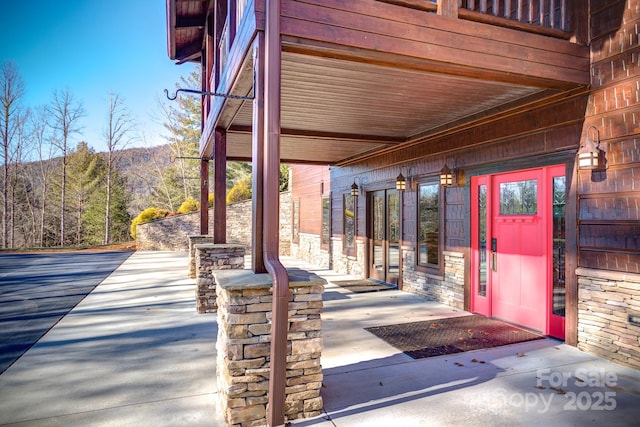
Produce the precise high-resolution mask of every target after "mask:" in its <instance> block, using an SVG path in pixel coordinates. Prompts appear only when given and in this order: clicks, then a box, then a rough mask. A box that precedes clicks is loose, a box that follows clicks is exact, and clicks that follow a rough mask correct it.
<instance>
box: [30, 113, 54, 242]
mask: <svg viewBox="0 0 640 427" xmlns="http://www.w3.org/2000/svg"><path fill="white" fill-rule="evenodd" d="M30 120H31V124H30V129H31V140H32V141H33V143H34V145H35V150H36V152H37V154H38V172H39V173H40V180H41V184H40V185H39V187H40V191H41V193H40V218H39V226H38V231H37V238H36V239H35V240H36V242H37V244H38V245H39V246H41V247H42V246H44V232H45V218H46V212H47V200H48V197H49V180H50V179H51V176H52V173H53V167H54V163H53V162H52V161H51V159H52V158H53V145H52V144H50V143H49V141H48V135H47V131H48V125H47V111H46V108H45V107H42V106H41V107H38V108H36V109H34V110H33V111H32V113H31V116H30Z"/></svg>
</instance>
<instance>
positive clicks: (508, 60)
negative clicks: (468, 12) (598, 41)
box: [167, 0, 589, 165]
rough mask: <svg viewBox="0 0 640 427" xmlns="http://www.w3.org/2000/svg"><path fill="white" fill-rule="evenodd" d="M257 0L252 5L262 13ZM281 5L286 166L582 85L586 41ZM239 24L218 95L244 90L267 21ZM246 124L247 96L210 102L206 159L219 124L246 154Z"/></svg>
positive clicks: (373, 7) (353, 7)
mask: <svg viewBox="0 0 640 427" xmlns="http://www.w3.org/2000/svg"><path fill="white" fill-rule="evenodd" d="M167 1H168V2H176V5H178V4H180V3H181V2H182V1H184V0H167ZM264 1H265V0H252V1H250V2H249V3H248V6H247V9H248V10H249V9H251V10H252V11H253V12H255V13H256V16H258V12H259V11H261V10H264ZM251 5H253V9H252V8H251V7H250V6H251ZM281 6H282V10H281V34H282V50H283V54H282V91H281V105H282V112H281V125H282V132H281V147H280V156H281V159H282V161H283V162H288V163H317V164H337V165H344V164H348V163H351V162H354V161H357V160H358V159H360V158H364V157H366V156H368V155H372V154H374V153H376V152H380V151H382V150H385V151H386V150H390V149H393V148H394V147H401V146H402V145H403V144H414V143H416V142H423V141H424V142H425V143H428V141H429V139H431V138H434V137H435V136H436V135H439V134H442V133H444V132H455V131H456V130H457V129H463V128H464V127H468V126H471V125H473V124H474V123H477V122H479V121H486V120H490V119H491V118H492V117H494V118H495V117H497V116H499V115H505V114H511V113H514V112H515V111H519V110H520V111H521V110H526V109H528V108H530V107H531V106H532V105H540V104H541V103H544V102H548V101H549V100H551V99H554V98H556V97H562V96H565V95H566V94H570V93H572V92H573V91H575V90H577V89H578V90H579V89H581V88H585V87H587V86H588V85H589V72H588V67H589V50H588V48H587V47H586V46H584V45H579V44H576V43H572V42H570V41H568V40H565V39H558V38H552V37H548V36H544V35H540V34H535V33H529V32H526V31H519V30H514V29H510V28H503V27H500V26H496V25H489V24H486V23H481V22H473V21H468V20H464V19H455V18H449V17H445V16H440V15H437V14H435V13H431V12H428V11H421V10H416V9H411V8H407V7H402V6H398V5H397V4H391V3H389V2H383V1H377V0H358V1H348V2H345V1H343V0H281ZM176 22H177V20H176ZM243 22H245V23H251V25H253V27H246V28H244V29H243V28H242V27H241V28H239V29H238V35H242V37H241V40H242V41H243V43H246V44H245V45H244V46H235V42H234V46H233V47H232V49H231V52H230V55H229V59H228V64H233V66H234V67H235V68H234V71H229V70H227V72H225V74H224V75H223V80H222V81H221V84H220V85H219V87H218V90H217V91H218V92H224V93H232V94H247V93H248V92H250V91H251V82H252V65H251V64H252V60H251V52H250V51H251V49H249V48H248V47H249V46H250V45H251V44H252V43H253V42H254V37H253V34H254V33H255V32H256V31H261V30H262V29H263V28H261V27H260V25H261V24H260V23H261V21H260V19H254V20H250V19H249V20H243ZM176 31H177V30H176ZM237 37H238V36H237ZM236 40H237V39H236ZM176 43H177V41H176ZM187 46H189V44H188V43H187V42H184V45H181V46H180V49H183V50H186V49H187ZM176 49H177V48H176ZM235 56H237V57H235ZM251 125H252V102H250V101H242V102H240V101H237V100H222V99H216V100H215V102H212V108H211V112H210V115H209V117H208V119H207V123H206V125H205V129H204V133H203V138H202V143H201V150H200V151H201V154H203V155H205V156H207V155H210V153H211V152H212V135H213V130H214V129H215V128H216V127H221V128H224V129H226V130H227V139H226V141H227V157H228V158H229V159H231V160H250V159H251Z"/></svg>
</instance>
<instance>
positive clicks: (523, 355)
mask: <svg viewBox="0 0 640 427" xmlns="http://www.w3.org/2000/svg"><path fill="white" fill-rule="evenodd" d="M516 356H518V357H525V356H526V354H524V353H518V354H517V355H516Z"/></svg>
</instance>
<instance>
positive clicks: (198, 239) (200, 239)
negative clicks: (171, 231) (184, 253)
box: [188, 234, 213, 279]
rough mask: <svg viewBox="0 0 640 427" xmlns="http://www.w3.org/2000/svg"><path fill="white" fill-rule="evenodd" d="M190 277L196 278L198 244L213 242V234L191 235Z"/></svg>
mask: <svg viewBox="0 0 640 427" xmlns="http://www.w3.org/2000/svg"><path fill="white" fill-rule="evenodd" d="M188 237H189V278H190V279H195V278H196V245H202V244H206V243H213V236H211V235H209V234H205V235H203V234H193V235H189V236H188Z"/></svg>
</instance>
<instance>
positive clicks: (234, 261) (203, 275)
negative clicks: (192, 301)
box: [195, 244, 245, 313]
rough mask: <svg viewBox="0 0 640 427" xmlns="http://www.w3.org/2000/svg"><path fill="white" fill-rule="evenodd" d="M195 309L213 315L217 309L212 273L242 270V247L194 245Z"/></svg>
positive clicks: (243, 249)
mask: <svg viewBox="0 0 640 427" xmlns="http://www.w3.org/2000/svg"><path fill="white" fill-rule="evenodd" d="M195 252H196V253H195V265H196V308H197V310H198V313H215V312H216V311H217V309H218V303H217V295H216V281H215V278H214V275H213V273H214V271H216V270H233V269H243V268H244V252H245V248H244V246H243V245H227V244H199V245H195Z"/></svg>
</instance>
